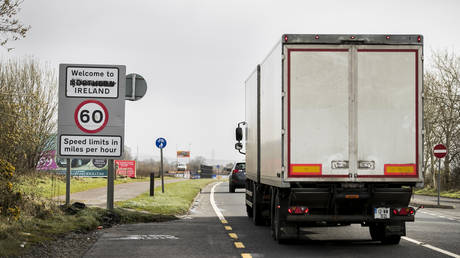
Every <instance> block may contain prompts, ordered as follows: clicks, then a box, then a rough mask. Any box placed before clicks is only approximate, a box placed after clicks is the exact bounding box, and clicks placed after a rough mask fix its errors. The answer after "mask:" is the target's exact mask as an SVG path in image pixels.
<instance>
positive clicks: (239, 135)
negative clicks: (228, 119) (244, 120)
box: [235, 127, 243, 142]
mask: <svg viewBox="0 0 460 258" xmlns="http://www.w3.org/2000/svg"><path fill="white" fill-rule="evenodd" d="M235 136H236V141H238V142H239V141H241V140H243V128H241V127H237V128H236V130H235Z"/></svg>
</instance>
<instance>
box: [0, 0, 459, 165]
mask: <svg viewBox="0 0 460 258" xmlns="http://www.w3.org/2000/svg"><path fill="white" fill-rule="evenodd" d="M19 17H20V19H21V21H22V22H23V23H25V24H28V25H31V26H32V28H31V30H30V31H29V33H28V34H27V37H26V38H25V39H22V40H20V41H17V42H11V43H10V44H9V47H14V48H15V50H14V51H12V52H10V53H7V52H6V51H5V50H4V49H2V50H0V53H1V56H2V60H5V59H6V58H16V57H26V56H33V57H36V58H37V59H39V60H40V61H42V62H47V63H48V64H50V66H51V67H52V68H53V69H55V70H56V75H57V74H58V73H57V70H58V65H59V63H88V64H119V65H126V68H127V73H132V72H135V73H138V74H141V75H142V76H143V77H144V78H145V79H146V81H147V85H148V90H147V94H146V96H145V97H144V98H143V99H141V100H139V101H137V102H127V103H126V114H125V116H126V125H125V143H126V144H127V145H128V146H129V147H130V148H131V151H132V153H133V154H134V155H136V153H137V150H138V153H139V158H141V159H145V158H155V159H157V158H158V156H159V151H158V149H157V148H156V147H154V141H155V139H156V138H158V137H164V138H166V139H167V141H168V146H167V147H166V149H165V156H166V157H169V158H170V159H175V152H176V150H187V149H190V150H191V154H192V158H193V157H196V156H204V157H205V158H206V159H208V160H209V161H210V162H211V159H214V160H225V161H228V160H241V159H243V156H242V155H240V154H238V153H237V152H236V151H235V150H234V148H233V146H234V143H235V141H234V128H235V127H236V124H237V122H239V121H243V120H244V88H243V85H244V81H245V79H246V78H247V76H248V75H249V74H250V73H251V71H252V70H253V69H255V67H256V65H257V64H258V63H259V62H260V61H261V60H263V58H264V57H265V55H266V54H267V53H268V51H269V50H270V49H271V48H272V47H273V46H274V44H275V43H276V42H277V41H278V40H279V39H280V37H281V35H282V34H283V33H304V34H326V33H329V34H335V33H337V34H340V33H342V34H352V33H357V34H358V33H359V34H373V33H376V34H423V35H424V37H425V38H424V39H425V56H426V57H429V55H430V53H431V51H432V50H436V49H449V50H453V51H456V52H457V54H460V43H459V42H460V33H459V32H460V1H457V0H451V1H444V0H433V1H423V0H418V1H400V0H399V1H388V0H386V1H370V0H362V1H352V0H348V1H341V0H337V1H326V0H322V1H306V0H303V1H288V0H283V1H267V0H259V1H253V0H227V1H221V0H206V1H205V0H200V1H198V0H182V1H180V0H164V1H159V0H155V1H147V0H144V1H140V0H139V1H134V0H130V1H114V0H105V1H102V0H78V1H76V0H75V1H67V0H24V3H23V4H22V10H21V12H20V15H19ZM222 162H224V161H222Z"/></svg>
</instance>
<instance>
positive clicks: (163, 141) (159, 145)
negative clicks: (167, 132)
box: [155, 137, 167, 193]
mask: <svg viewBox="0 0 460 258" xmlns="http://www.w3.org/2000/svg"><path fill="white" fill-rule="evenodd" d="M166 144H167V142H166V139H165V138H161V137H160V138H158V139H157V140H156V141H155V145H156V146H157V148H158V149H160V175H161V192H162V193H164V192H165V181H164V176H163V148H164V147H166Z"/></svg>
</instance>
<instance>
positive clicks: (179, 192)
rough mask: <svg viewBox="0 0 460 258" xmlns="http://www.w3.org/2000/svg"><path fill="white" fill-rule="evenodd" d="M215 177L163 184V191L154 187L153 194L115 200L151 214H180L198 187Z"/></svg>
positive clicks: (123, 206)
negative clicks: (125, 199)
mask: <svg viewBox="0 0 460 258" xmlns="http://www.w3.org/2000/svg"><path fill="white" fill-rule="evenodd" d="M213 181H216V180H215V179H195V180H185V181H180V182H176V183H171V184H167V185H165V193H161V187H156V188H155V196H153V197H152V196H150V195H149V193H143V194H141V195H139V196H137V197H136V198H134V199H131V200H127V201H121V202H116V203H115V204H116V205H117V207H120V208H129V209H134V210H138V211H147V212H150V213H152V214H163V215H182V214H185V213H186V212H187V211H188V209H189V207H190V205H191V204H192V201H193V199H194V198H195V196H196V195H197V194H198V193H199V192H200V189H201V188H203V187H204V186H206V185H207V184H209V183H211V182H213Z"/></svg>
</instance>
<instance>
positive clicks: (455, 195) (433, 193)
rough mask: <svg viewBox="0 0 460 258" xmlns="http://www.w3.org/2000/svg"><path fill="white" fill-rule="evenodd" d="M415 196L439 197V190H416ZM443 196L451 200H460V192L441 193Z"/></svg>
mask: <svg viewBox="0 0 460 258" xmlns="http://www.w3.org/2000/svg"><path fill="white" fill-rule="evenodd" d="M415 194H421V195H429V196H438V190H437V189H435V188H423V189H419V190H415ZM441 196H442V197H449V198H460V191H458V190H449V191H441Z"/></svg>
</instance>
